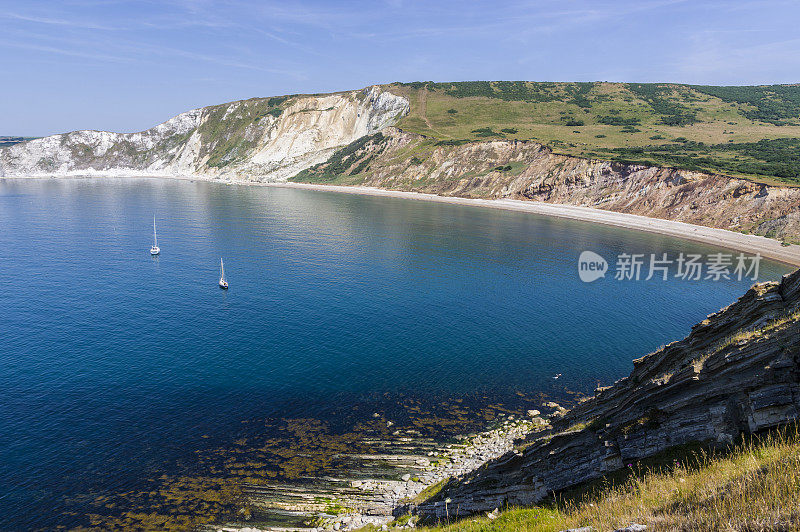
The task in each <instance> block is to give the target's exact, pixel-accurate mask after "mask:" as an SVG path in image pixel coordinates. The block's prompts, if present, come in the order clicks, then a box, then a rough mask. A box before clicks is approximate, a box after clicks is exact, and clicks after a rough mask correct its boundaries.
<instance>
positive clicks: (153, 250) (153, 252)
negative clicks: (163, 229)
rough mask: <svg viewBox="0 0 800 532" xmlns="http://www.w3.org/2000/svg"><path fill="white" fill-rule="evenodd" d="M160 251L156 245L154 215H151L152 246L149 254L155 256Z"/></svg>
mask: <svg viewBox="0 0 800 532" xmlns="http://www.w3.org/2000/svg"><path fill="white" fill-rule="evenodd" d="M159 253H161V248H160V247H158V234H156V217H155V216H153V247H151V248H150V254H151V255H152V256H154V257H155V256H156V255H158V254H159Z"/></svg>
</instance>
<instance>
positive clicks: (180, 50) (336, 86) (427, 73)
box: [0, 0, 800, 135]
mask: <svg viewBox="0 0 800 532" xmlns="http://www.w3.org/2000/svg"><path fill="white" fill-rule="evenodd" d="M799 30H800V2H796V1H784V0H758V1H756V0H741V1H735V0H729V1H722V0H719V1H704V0H620V1H610V0H581V1H570V0H558V1H556V0H553V1H550V0H534V1H527V2H522V1H514V0H509V1H496V2H468V1H442V2H437V1H406V0H371V1H341V2H325V1H318V0H315V1H309V0H299V1H295V2H289V1H285V2H277V1H272V0H266V1H255V0H253V1H250V0H229V1H210V0H208V1H206V0H158V1H136V2H133V1H121V0H61V1H36V0H26V1H22V2H21V1H18V0H15V1H10V0H0V75H1V76H2V77H0V81H2V96H3V97H2V98H0V135H4V134H5V135H13V134H15V135H46V134H51V133H57V132H63V131H70V130H75V129H105V130H112V131H138V130H142V129H146V128H148V127H150V126H152V125H154V124H156V123H159V122H161V121H163V120H165V119H167V118H169V117H170V116H173V115H175V114H177V113H179V112H182V111H184V110H187V109H191V108H194V107H200V106H204V105H210V104H215V103H221V102H225V101H230V100H236V99H241V98H250V97H253V96H270V95H277V94H286V93H302V92H328V91H336V90H344V89H352V88H360V87H363V86H366V85H370V84H373V83H385V82H391V81H417V80H435V81H453V80H475V79H491V80H497V79H506V80H520V79H522V80H546V81H595V80H609V81H676V82H687V83H704V84H725V85H736V84H741V85H743V84H759V83H791V82H798V81H800V31H799Z"/></svg>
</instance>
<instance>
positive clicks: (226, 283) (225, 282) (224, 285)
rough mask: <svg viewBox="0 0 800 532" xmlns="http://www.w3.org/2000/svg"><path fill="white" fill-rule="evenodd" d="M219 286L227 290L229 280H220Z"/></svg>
mask: <svg viewBox="0 0 800 532" xmlns="http://www.w3.org/2000/svg"><path fill="white" fill-rule="evenodd" d="M219 287H220V288H222V289H223V290H227V289H228V282H227V281H220V282H219Z"/></svg>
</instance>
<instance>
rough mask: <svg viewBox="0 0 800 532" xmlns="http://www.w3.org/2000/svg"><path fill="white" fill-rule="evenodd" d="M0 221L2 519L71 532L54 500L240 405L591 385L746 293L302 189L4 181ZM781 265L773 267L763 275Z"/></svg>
mask: <svg viewBox="0 0 800 532" xmlns="http://www.w3.org/2000/svg"><path fill="white" fill-rule="evenodd" d="M154 214H155V216H156V218H157V220H158V230H159V245H160V246H161V249H162V254H161V256H160V257H158V258H151V257H150V255H149V252H148V250H149V247H150V244H151V241H152V219H153V215H154ZM0 227H2V231H0V257H2V262H1V263H2V268H3V273H2V275H0V324H1V325H2V335H0V405H2V408H1V409H0V456H2V461H0V486H2V488H0V529H2V530H9V529H11V530H13V529H20V530H24V529H29V528H32V527H35V526H42V527H47V528H49V527H52V526H54V525H55V524H59V523H67V524H69V523H70V519H71V518H67V517H65V516H64V515H62V514H61V512H62V511H64V508H65V507H66V505H67V503H66V502H65V501H66V500H67V499H68V498H72V497H74V496H76V495H79V494H81V493H89V492H91V493H94V494H97V493H104V492H114V491H119V490H124V489H128V488H130V487H131V486H134V485H136V483H137V481H138V480H139V479H141V478H142V476H143V475H144V474H145V472H146V471H152V470H158V469H159V468H161V467H166V464H173V466H174V464H177V463H180V462H181V460H183V459H184V458H185V456H186V455H187V454H191V453H192V452H193V451H194V449H196V448H197V447H196V446H197V445H198V443H197V442H198V439H199V437H200V435H207V434H214V435H228V434H231V435H235V431H236V430H237V427H239V426H240V424H241V422H242V420H245V419H250V418H254V417H261V418H275V419H279V418H286V417H297V416H304V417H315V418H320V419H325V418H326V416H332V415H333V414H332V412H333V411H334V409H335V408H334V407H337V408H340V407H341V406H342V405H348V404H350V403H353V404H355V403H356V402H358V401H362V400H364V399H365V398H370V400H373V401H375V400H377V401H380V397H382V395H383V394H387V393H391V394H397V393H402V394H407V395H413V396H419V397H432V398H437V397H445V396H458V395H459V394H470V393H474V392H476V391H479V392H480V393H481V394H485V395H486V396H489V397H491V399H492V400H503V399H505V398H510V397H513V396H514V394H516V393H517V392H520V391H521V392H526V393H529V392H537V391H545V392H547V393H549V394H552V395H558V394H559V393H561V392H562V391H564V390H572V391H580V392H590V391H591V390H592V389H594V386H596V385H597V384H598V382H599V383H602V384H610V383H611V382H613V381H614V380H616V379H617V378H620V377H622V376H624V375H626V374H627V373H628V372H629V371H630V369H631V367H632V365H631V359H633V358H636V357H638V356H641V355H642V354H645V353H647V352H649V351H652V350H654V349H656V348H657V347H659V346H660V345H662V344H664V343H667V342H669V341H671V340H675V339H678V338H681V337H683V336H684V335H685V334H687V332H688V331H689V328H690V326H691V325H692V324H694V323H696V322H697V321H699V320H702V319H703V318H704V317H705V316H706V315H707V314H708V313H710V312H713V311H716V310H717V309H719V308H720V307H722V306H725V305H727V304H729V303H730V302H732V301H733V300H734V299H735V298H737V297H738V296H739V295H741V294H742V293H743V291H744V290H745V289H746V287H747V286H748V285H749V284H751V281H747V280H746V281H742V282H737V281H723V282H711V281H703V282H688V281H681V280H675V279H671V280H670V281H668V282H662V281H650V282H644V281H641V282H617V281H613V280H612V279H603V280H600V281H598V282H595V283H592V284H584V283H582V282H580V280H579V279H578V275H577V257H578V255H579V254H580V252H581V251H583V250H586V249H589V250H593V251H595V252H598V253H600V254H601V255H603V256H605V257H607V258H609V259H611V258H613V257H615V256H616V255H617V254H618V253H621V252H628V253H648V254H649V253H657V254H660V253H663V252H667V253H669V254H670V255H674V254H677V253H679V252H686V253H688V252H697V253H711V252H717V251H720V250H719V249H717V248H713V247H710V246H704V245H700V244H696V243H691V242H686V241H681V240H678V239H674V238H668V237H661V236H657V235H650V234H646V233H640V232H635V231H628V230H622V229H616V228H612V227H603V226H594V225H591V224H587V223H583V222H575V221H568V220H559V219H551V218H546V217H541V216H535V215H530V214H524V213H516V212H507V211H500V210H493V209H485V208H478V207H464V206H456V205H448V204H440V203H431V202H420V201H411V200H400V199H391V198H378V197H369V196H359V195H350V194H338V193H332V192H316V191H305V190H295V189H281V188H264V187H246V186H223V185H219V184H212V183H202V182H189V181H170V180H155V179H153V180H149V179H130V180H129V179H114V180H111V179H109V180H101V179H85V180H0ZM220 257H222V258H224V259H225V265H226V274H227V277H228V280H229V282H230V290H228V291H227V292H226V291H222V290H220V289H219V288H218V287H217V278H218V268H219V259H220ZM788 271H789V268H787V267H785V266H782V265H779V264H777V263H770V262H766V261H765V262H763V263H762V267H761V277H762V279H778V278H779V277H780V275H782V274H784V273H787V272H788ZM557 373H561V374H562V377H561V378H560V379H558V380H554V379H553V378H552V376H553V375H555V374H557ZM375 398H378V399H375Z"/></svg>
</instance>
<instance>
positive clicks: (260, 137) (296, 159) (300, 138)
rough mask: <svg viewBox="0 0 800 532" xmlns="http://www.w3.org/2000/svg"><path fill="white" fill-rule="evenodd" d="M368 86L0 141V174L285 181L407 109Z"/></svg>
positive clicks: (406, 105) (402, 101)
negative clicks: (131, 128) (115, 127)
mask: <svg viewBox="0 0 800 532" xmlns="http://www.w3.org/2000/svg"><path fill="white" fill-rule="evenodd" d="M408 109H409V103H408V101H407V100H406V99H405V98H402V97H400V96H396V95H394V94H392V93H390V92H387V91H384V90H382V89H381V88H380V87H377V86H375V87H368V88H366V89H363V90H360V91H352V92H344V93H336V94H326V95H317V96H287V97H276V98H253V99H250V100H242V101H237V102H232V103H227V104H222V105H216V106H211V107H204V108H202V109H194V110H192V111H188V112H186V113H182V114H180V115H178V116H176V117H174V118H172V119H170V120H167V121H166V122H164V123H163V124H159V125H157V126H155V127H153V128H151V129H148V130H147V131H142V132H140V133H111V132H107V131H74V132H72V133H64V134H61V135H53V136H50V137H44V138H41V139H36V140H31V141H28V142H23V143H20V144H16V145H13V146H9V147H5V148H0V177H49V176H86V175H104V176H159V177H176V176H187V177H189V176H194V177H210V178H223V179H225V178H238V179H252V180H259V181H285V180H286V179H288V178H289V177H291V176H293V175H295V174H297V173H298V172H299V171H301V170H303V169H305V168H308V167H310V166H312V165H314V164H317V163H321V162H323V161H325V160H327V159H328V158H329V157H330V155H331V154H332V153H333V152H334V151H335V150H336V149H337V148H340V147H342V146H345V145H347V144H349V143H351V142H353V141H354V140H356V139H358V138H360V137H363V136H365V135H370V134H372V133H375V132H377V131H380V130H381V129H383V128H385V127H387V126H389V125H391V124H393V123H394V122H395V121H396V120H397V119H399V118H400V117H401V116H403V115H405V114H406V113H408Z"/></svg>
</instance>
